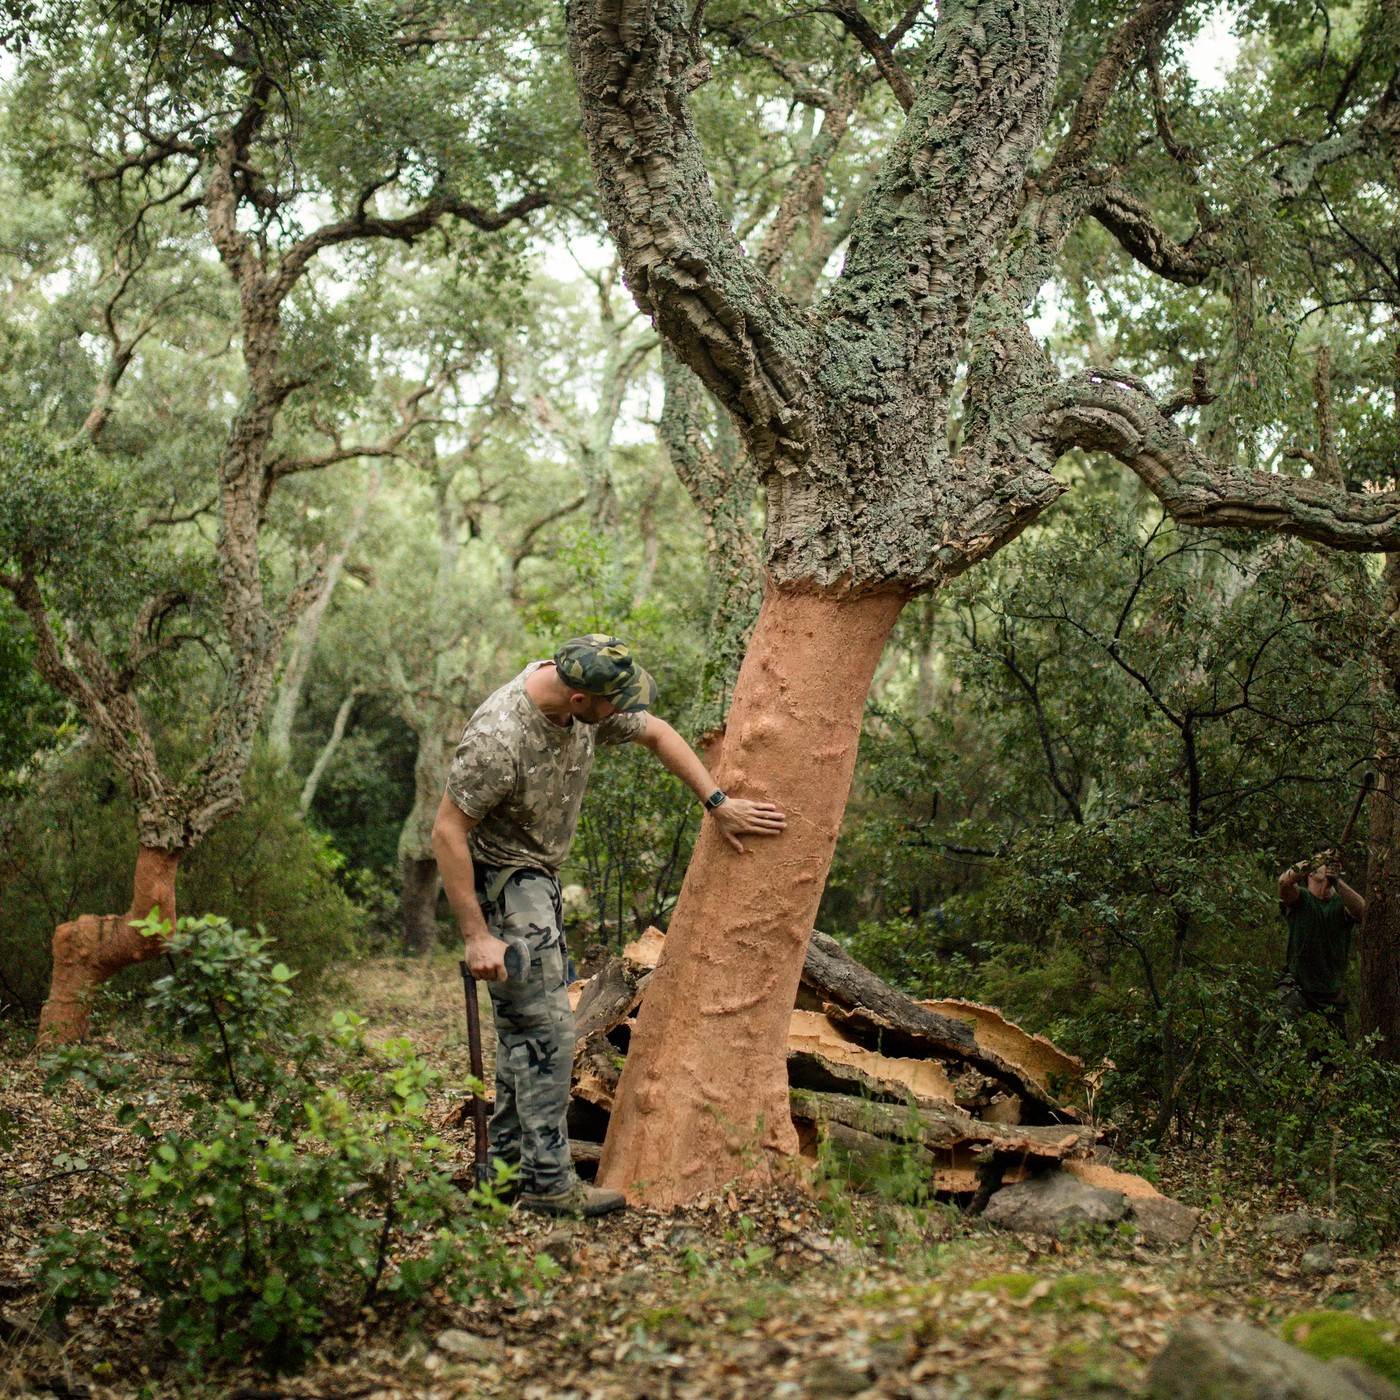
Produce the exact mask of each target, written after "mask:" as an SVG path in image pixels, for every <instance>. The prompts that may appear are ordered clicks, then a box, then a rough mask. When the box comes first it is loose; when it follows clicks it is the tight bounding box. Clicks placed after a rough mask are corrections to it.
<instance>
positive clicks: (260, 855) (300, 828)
mask: <svg viewBox="0 0 1400 1400" xmlns="http://www.w3.org/2000/svg"><path fill="white" fill-rule="evenodd" d="M244 791H245V800H244V804H243V806H242V808H241V809H240V810H239V811H238V812H236V813H235V814H234V815H233V816H231V817H229V818H228V819H227V820H226V821H224V822H223V823H221V824H220V825H219V826H218V827H216V828H215V830H214V831H213V832H212V833H211V834H210V836H209V838H208V839H207V840H206V841H205V842H204V844H203V845H201V846H198V847H196V848H195V850H194V851H192V852H191V853H190V854H189V855H188V856H186V857H185V859H184V860H183V861H181V863H180V872H179V876H178V878H177V882H176V897H177V900H178V901H179V907H180V908H181V909H183V910H186V911H188V912H190V913H192V914H198V913H203V912H205V911H207V910H210V909H219V910H223V911H224V912H225V913H226V914H227V915H228V917H230V918H231V919H233V920H234V921H235V922H237V923H239V924H241V925H244V926H246V927H255V926H256V925H258V924H264V925H267V926H268V927H273V928H277V929H279V930H284V931H285V932H284V933H283V934H282V936H281V937H280V938H279V940H278V948H279V950H280V952H281V954H282V956H283V957H284V958H287V959H288V960H290V961H291V962H294V963H295V964H296V965H297V967H298V968H299V969H300V973H301V975H300V978H299V979H298V981H299V985H305V984H314V983H315V982H316V981H317V980H318V979H319V978H320V977H321V975H322V973H323V972H324V971H325V970H326V969H327V968H328V967H329V966H330V964H331V963H332V962H333V961H334V960H335V959H337V958H339V957H343V956H344V955H345V954H346V953H347V952H348V951H349V950H350V949H351V947H352V946H353V944H354V941H355V939H356V937H357V935H358V932H359V929H360V925H361V918H362V916H361V914H360V911H359V909H358V907H357V906H356V904H355V903H354V902H353V901H352V900H351V899H350V897H349V896H348V895H347V894H346V893H345V892H344V890H343V889H342V888H341V885H340V883H339V881H338V880H337V879H336V873H337V870H338V868H339V865H340V858H339V855H338V853H337V852H336V850H335V848H334V847H333V846H332V845H330V843H329V842H328V841H327V840H326V838H325V837H324V836H322V835H320V834H318V833H317V832H315V831H314V830H312V829H311V828H309V827H308V826H307V825H306V823H305V822H304V821H302V819H301V817H300V816H299V815H298V812H297V808H296V795H295V792H294V791H293V789H292V786H291V784H290V781H289V779H288V778H287V776H286V774H285V773H283V772H282V771H280V770H279V769H277V768H276V767H274V766H273V765H272V764H270V763H268V762H266V761H265V760H263V759H261V758H259V759H257V760H256V761H255V762H254V763H253V765H252V767H251V768H250V769H249V772H248V776H247V779H246V780H245V784H244ZM0 829H2V830H3V833H4V847H5V853H4V860H3V861H0V891H3V893H4V898H5V919H4V921H3V923H0V1000H3V1001H8V1002H10V1003H11V1004H13V1005H16V1006H18V1007H20V1008H22V1009H23V1010H24V1011H26V1012H27V1013H28V1014H30V1015H35V1014H37V1013H38V1010H39V1007H40V1005H41V1004H42V1003H43V999H44V995H45V993H46V991H47V990H48V985H49V971H50V961H49V959H50V947H51V944H52V941H53V930H54V927H55V925H57V924H60V923H63V922H65V921H67V920H69V919H75V918H77V917H78V915H80V914H110V913H119V912H121V911H123V910H125V909H126V908H128V907H129V905H130V904H131V880H132V872H133V871H134V870H135V868H136V829H135V823H134V822H133V821H132V817H131V809H130V806H129V805H128V803H127V801H126V797H125V792H124V790H123V788H122V787H121V785H120V784H119V783H118V781H117V780H116V778H114V776H113V774H112V770H111V769H110V767H109V766H108V764H107V762H106V761H105V760H104V759H103V758H102V756H101V755H100V754H98V753H97V752H95V750H94V749H93V748H92V747H90V746H89V745H86V744H78V745H75V746H73V747H71V748H70V749H68V750H67V751H66V752H64V753H55V754H51V755H50V756H49V757H48V760H47V762H46V763H45V764H43V765H42V766H39V767H36V771H35V772H34V774H33V776H32V778H31V780H30V782H29V784H28V790H27V792H26V794H25V795H24V797H23V798H22V799H21V800H19V801H17V802H13V803H10V804H8V806H6V807H3V808H0ZM153 975H154V970H153V968H152V967H151V966H149V965H148V966H147V967H144V968H136V969H132V970H131V971H129V972H125V973H122V974H121V975H120V976H119V977H117V978H115V979H113V982H112V983H111V984H110V985H111V987H112V989H113V990H114V991H115V992H116V993H117V994H121V991H122V989H127V990H128V991H129V990H130V989H132V988H137V989H141V988H145V987H147V986H148V985H149V982H150V979H151V977H152V976H153Z"/></svg>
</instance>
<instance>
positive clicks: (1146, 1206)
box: [1128, 1196, 1201, 1244]
mask: <svg viewBox="0 0 1400 1400" xmlns="http://www.w3.org/2000/svg"><path fill="white" fill-rule="evenodd" d="M1128 1207H1129V1211H1130V1214H1131V1216H1132V1220H1133V1223H1134V1224H1135V1225H1136V1226H1137V1232H1138V1238H1139V1239H1140V1240H1141V1241H1142V1242H1143V1243H1144V1244H1186V1243H1187V1242H1188V1241H1189V1240H1190V1238H1191V1236H1192V1235H1194V1234H1195V1233H1196V1226H1197V1224H1198V1223H1199V1221H1200V1218H1201V1212H1200V1211H1198V1210H1196V1209H1195V1208H1194V1207H1192V1206H1184V1205H1182V1204H1181V1202H1180V1201H1173V1200H1172V1199H1171V1198H1170V1197H1168V1196H1144V1197H1141V1198H1138V1199H1136V1200H1132V1199H1130V1200H1129V1201H1128Z"/></svg>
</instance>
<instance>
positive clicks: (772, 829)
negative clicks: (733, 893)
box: [636, 715, 787, 851]
mask: <svg viewBox="0 0 1400 1400" xmlns="http://www.w3.org/2000/svg"><path fill="white" fill-rule="evenodd" d="M636 742H637V743H639V744H641V745H642V747H643V748H648V749H650V750H651V751H652V753H654V754H655V755H656V756H657V758H658V759H660V761H661V766H662V767H663V768H665V769H666V771H667V772H668V773H674V774H675V776H676V777H678V778H679V779H680V780H681V782H683V783H684V784H685V785H686V787H688V788H689V789H690V790H691V792H693V793H694V794H695V795H696V797H698V798H699V799H700V801H701V802H703V801H704V800H705V799H706V798H707V797H708V796H709V795H710V794H711V793H712V792H714V791H715V780H714V778H713V777H712V776H711V774H710V771H709V770H708V769H707V768H706V767H705V765H704V764H703V763H702V762H701V761H700V755H699V754H697V753H696V752H695V750H694V749H692V748H691V747H690V745H689V744H687V743H686V741H685V740H684V739H682V738H681V736H680V735H679V734H677V733H676V731H675V730H674V729H673V728H672V727H671V726H670V725H669V724H667V723H666V721H665V720H664V719H657V717H656V716H655V715H648V716H647V724H646V728H645V729H644V730H642V732H641V733H640V734H638V735H637V738H636ZM709 815H710V817H711V819H712V820H713V821H714V823H715V825H716V826H718V827H719V829H720V831H722V832H723V833H724V839H725V840H726V841H728V842H729V844H730V845H731V846H733V847H734V849H735V850H736V851H742V850H743V849H744V843H743V842H742V841H741V840H740V839H739V838H740V837H741V836H778V835H781V833H782V832H783V831H785V830H786V829H787V818H786V817H785V816H784V815H783V814H782V813H781V812H780V811H779V810H778V809H777V808H776V807H775V806H774V805H773V804H772V803H771V802H750V801H749V800H748V799H747V798H744V797H731V798H728V799H727V800H726V801H725V802H724V803H723V804H722V805H721V806H719V807H716V808H715V809H714V810H713V811H712V812H710V813H709Z"/></svg>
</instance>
